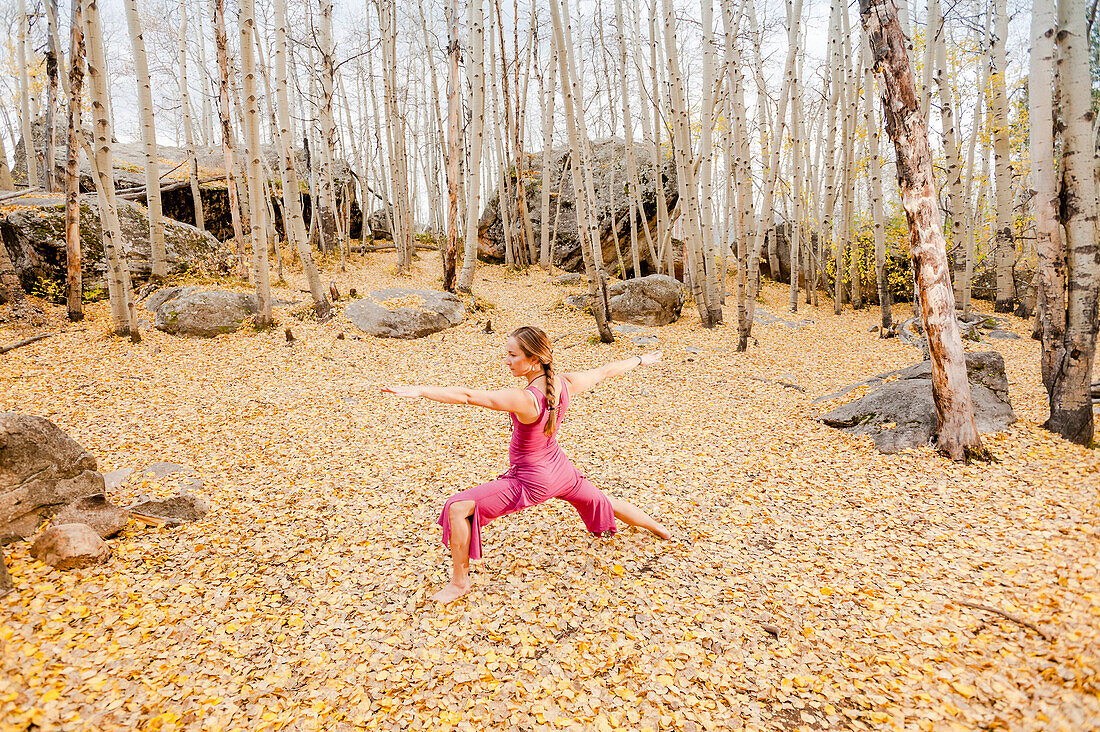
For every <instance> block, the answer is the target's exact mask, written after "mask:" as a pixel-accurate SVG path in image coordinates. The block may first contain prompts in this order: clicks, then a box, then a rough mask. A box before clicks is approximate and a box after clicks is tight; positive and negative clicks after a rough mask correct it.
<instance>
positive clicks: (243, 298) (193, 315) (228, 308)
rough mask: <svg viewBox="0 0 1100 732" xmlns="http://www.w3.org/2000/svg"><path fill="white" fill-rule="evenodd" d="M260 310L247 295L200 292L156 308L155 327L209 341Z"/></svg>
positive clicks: (252, 296) (231, 330) (221, 291)
mask: <svg viewBox="0 0 1100 732" xmlns="http://www.w3.org/2000/svg"><path fill="white" fill-rule="evenodd" d="M258 310H259V306H258V304H257V302H256V296H255V295H253V294H250V293H242V292H227V291H225V290H200V291H198V292H191V293H189V294H186V295H182V296H181V297H174V298H171V299H169V300H168V301H167V302H165V303H164V304H162V305H161V306H160V307H159V308H157V317H156V321H155V322H154V325H155V326H156V328H157V329H158V330H163V331H164V332H165V333H171V334H173V335H184V336H201V337H204V338H210V337H213V336H216V335H219V334H221V333H232V332H234V331H235V330H237V329H238V328H240V327H241V323H242V322H243V321H244V319H245V318H247V317H248V316H250V315H252V314H254V313H256V312H257V311H258Z"/></svg>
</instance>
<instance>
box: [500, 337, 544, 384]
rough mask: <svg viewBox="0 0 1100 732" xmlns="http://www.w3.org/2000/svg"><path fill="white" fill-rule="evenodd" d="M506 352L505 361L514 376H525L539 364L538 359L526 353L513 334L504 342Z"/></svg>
mask: <svg viewBox="0 0 1100 732" xmlns="http://www.w3.org/2000/svg"><path fill="white" fill-rule="evenodd" d="M504 354H505V355H504V363H505V365H507V366H508V370H509V371H511V372H512V375H513V376H523V375H524V374H527V373H530V372H531V371H532V370H533V369H535V368H536V367H537V366H538V361H536V360H535V359H533V358H531V357H529V356H528V355H527V354H526V353H524V352H523V349H522V348H520V347H519V343H518V342H517V341H516V339H515V338H513V337H512V336H508V340H507V341H505V342H504Z"/></svg>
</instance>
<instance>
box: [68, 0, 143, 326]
mask: <svg viewBox="0 0 1100 732" xmlns="http://www.w3.org/2000/svg"><path fill="white" fill-rule="evenodd" d="M81 17H82V19H83V22H84V37H85V40H86V43H87V56H88V81H89V82H90V84H89V86H90V89H89V91H90V95H89V96H90V97H91V102H92V115H93V118H94V126H93V151H94V154H93V156H92V165H93V167H94V169H95V173H96V193H97V194H98V197H99V221H100V227H101V229H102V234H101V236H102V241H103V254H104V257H105V259H106V260H107V293H108V297H109V299H110V303H111V330H112V331H113V332H114V333H115V334H116V335H129V336H130V339H131V340H133V341H134V342H137V341H139V340H141V335H140V334H139V333H138V328H137V313H136V309H135V308H134V303H133V299H132V294H131V286H130V269H129V266H128V263H127V262H126V260H125V257H124V254H123V250H122V233H121V229H120V226H119V221H118V208H117V204H116V203H115V182H114V169H113V168H112V164H111V140H112V135H111V123H110V119H109V118H108V112H107V104H106V100H107V75H106V73H105V68H104V64H103V58H104V51H103V32H102V26H101V25H100V21H99V0H86V2H85V3H84V6H83V12H82V16H81Z"/></svg>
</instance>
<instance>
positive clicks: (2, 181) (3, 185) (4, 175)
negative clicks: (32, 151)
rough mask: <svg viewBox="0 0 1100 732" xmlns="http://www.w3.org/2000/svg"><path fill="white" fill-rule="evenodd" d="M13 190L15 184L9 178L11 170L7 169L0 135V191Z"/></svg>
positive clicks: (6, 159)
mask: <svg viewBox="0 0 1100 732" xmlns="http://www.w3.org/2000/svg"><path fill="white" fill-rule="evenodd" d="M12 190H15V182H14V181H13V180H12V177H11V168H9V167H8V153H7V150H5V149H4V138H3V135H0V191H12Z"/></svg>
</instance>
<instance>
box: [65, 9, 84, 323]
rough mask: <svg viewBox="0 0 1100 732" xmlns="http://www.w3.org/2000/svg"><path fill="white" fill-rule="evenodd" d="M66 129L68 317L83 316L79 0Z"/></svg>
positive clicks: (81, 35)
mask: <svg viewBox="0 0 1100 732" xmlns="http://www.w3.org/2000/svg"><path fill="white" fill-rule="evenodd" d="M69 56H70V60H69V110H68V112H69V114H68V116H69V129H68V137H67V138H66V139H67V141H68V144H67V146H66V147H67V149H66V151H65V285H66V287H65V289H66V298H65V299H66V304H67V310H68V315H69V320H71V321H73V322H74V323H75V322H77V321H79V320H83V319H84V283H83V276H82V272H81V264H82V257H81V254H82V252H81V249H80V170H79V167H78V156H79V155H80V147H81V145H80V135H82V134H84V127H83V124H82V123H81V119H80V118H81V106H82V104H81V102H82V100H83V98H84V27H83V11H82V10H81V0H72V10H71V12H70V22H69Z"/></svg>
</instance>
